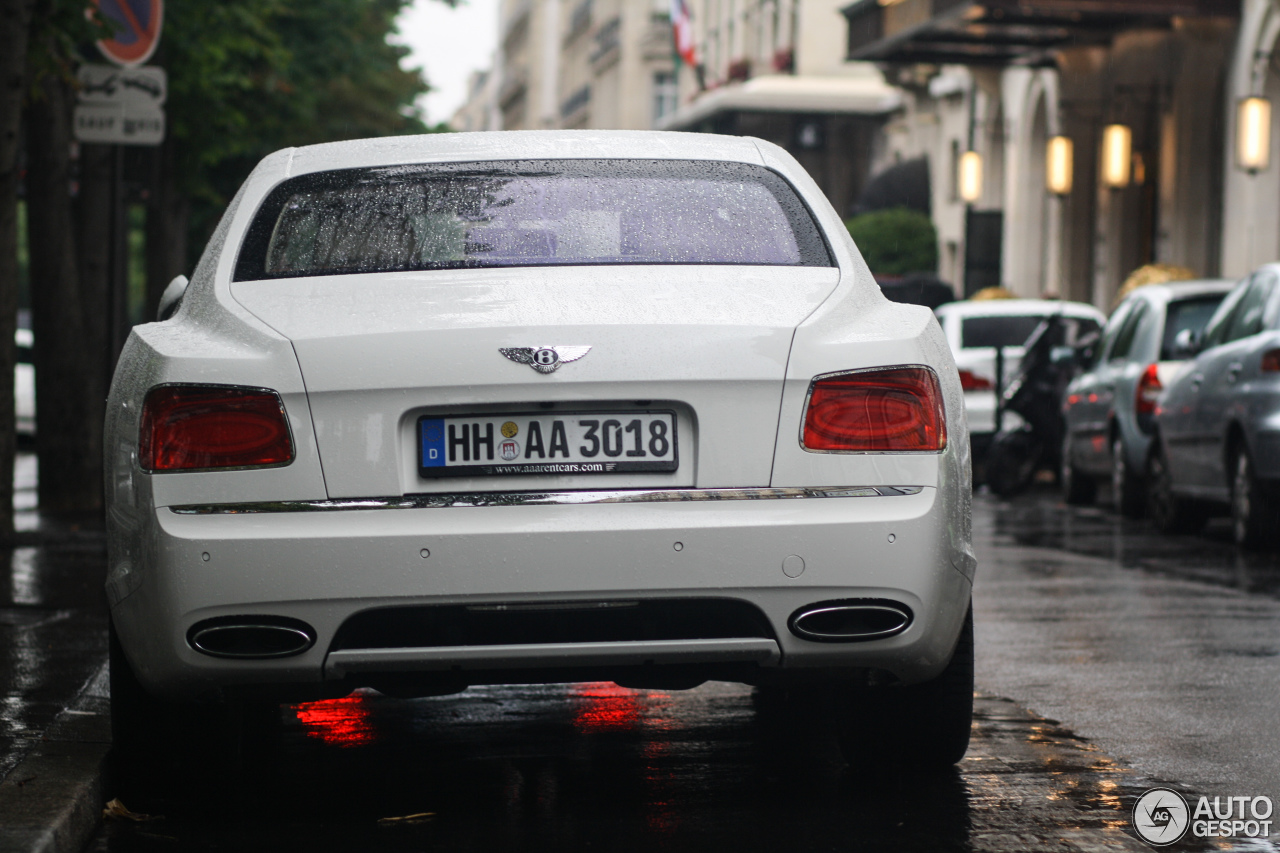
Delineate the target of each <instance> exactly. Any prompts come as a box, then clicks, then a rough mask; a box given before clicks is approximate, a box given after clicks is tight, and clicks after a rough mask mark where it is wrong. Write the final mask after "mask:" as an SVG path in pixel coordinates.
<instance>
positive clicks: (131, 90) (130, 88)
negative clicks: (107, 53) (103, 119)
mask: <svg viewBox="0 0 1280 853" xmlns="http://www.w3.org/2000/svg"><path fill="white" fill-rule="evenodd" d="M76 81H77V82H78V83H79V84H80V92H79V98H78V100H79V102H80V103H82V104H128V105H130V106H139V107H150V108H153V109H158V108H159V107H160V105H161V104H163V103H164V101H165V98H166V97H167V96H168V94H169V78H168V75H167V74H165V71H164V69H163V68H159V67H157V66H154V65H144V66H142V67H140V68H117V67H115V66H114V65H81V66H80V70H79V71H77V72H76Z"/></svg>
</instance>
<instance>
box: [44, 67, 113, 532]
mask: <svg viewBox="0 0 1280 853" xmlns="http://www.w3.org/2000/svg"><path fill="white" fill-rule="evenodd" d="M72 97H73V96H72V93H71V91H70V88H69V86H68V85H67V83H66V82H65V81H63V80H61V79H58V78H56V77H48V78H46V79H44V80H43V81H41V86H40V91H39V94H38V95H37V96H36V97H35V98H34V99H33V101H32V102H31V104H30V105H29V106H28V108H27V152H28V172H27V209H28V211H29V218H28V222H29V235H30V237H29V242H30V248H31V325H32V332H33V333H34V336H35V368H36V418H37V425H36V448H37V452H38V454H39V466H40V468H39V470H40V480H39V499H40V509H41V511H42V512H49V513H57V514H67V513H73V514H78V513H87V512H94V511H97V510H99V509H100V508H101V506H102V488H101V482H102V474H101V454H100V453H99V454H98V459H96V460H95V459H93V458H92V457H93V455H94V454H93V453H92V449H93V447H94V446H95V445H98V446H100V444H101V439H100V438H94V437H93V434H94V433H100V432H101V430H102V420H101V417H100V416H95V413H94V412H93V411H91V409H90V406H89V405H88V402H89V391H88V388H89V382H88V374H89V372H90V371H99V370H101V366H100V365H98V364H90V363H88V359H89V354H88V353H86V351H85V340H86V337H85V322H84V314H83V311H84V306H83V304H82V299H81V293H80V284H79V269H78V263H77V257H78V256H77V254H76V249H77V246H76V240H75V232H74V230H73V228H74V224H75V223H74V217H73V216H72V204H71V106H72ZM105 321H106V318H101V319H98V322H105Z"/></svg>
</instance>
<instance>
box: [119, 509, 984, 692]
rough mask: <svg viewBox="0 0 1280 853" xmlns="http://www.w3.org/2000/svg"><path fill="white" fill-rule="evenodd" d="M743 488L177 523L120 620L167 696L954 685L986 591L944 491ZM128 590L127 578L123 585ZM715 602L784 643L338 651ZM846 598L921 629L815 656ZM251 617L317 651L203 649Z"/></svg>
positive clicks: (211, 514)
mask: <svg viewBox="0 0 1280 853" xmlns="http://www.w3.org/2000/svg"><path fill="white" fill-rule="evenodd" d="M737 491H738V492H739V494H738V496H737V497H736V498H732V497H731V498H706V497H704V498H703V499H696V500H690V499H679V500H663V499H641V500H625V501H622V502H598V503H593V502H590V501H589V498H590V496H591V495H592V493H579V495H580V498H579V499H578V500H576V501H575V502H573V503H546V504H537V503H535V504H533V505H514V506H511V505H485V506H476V505H444V504H440V505H421V506H414V505H412V504H408V503H405V502H403V501H393V502H392V504H389V505H387V506H384V507H382V508H377V509H361V508H356V507H355V506H354V505H338V504H332V505H328V504H326V505H324V506H323V507H320V508H316V507H313V508H312V510H311V511H300V510H299V508H297V507H283V508H282V507H279V506H274V507H271V506H266V505H264V506H260V507H259V509H260V510H267V509H270V510H272V511H243V510H245V509H249V508H244V507H241V508H238V509H240V510H242V511H237V512H226V511H217V510H216V508H214V509H209V508H206V510H205V511H191V512H175V511H173V510H172V509H169V508H161V509H158V510H156V511H155V514H154V516H153V517H152V519H151V521H150V524H149V526H150V527H151V530H150V531H148V535H146V536H144V537H143V541H144V542H145V543H147V544H146V545H145V546H144V549H143V552H142V553H141V554H140V555H139V556H140V558H141V559H139V560H138V562H139V563H140V564H141V565H140V566H137V567H128V569H129V570H130V573H131V581H130V583H129V586H128V589H127V590H122V589H118V588H117V589H113V588H112V583H113V582H115V581H109V583H108V592H109V595H110V596H111V598H112V600H113V601H114V602H115V603H114V605H113V612H112V617H113V619H114V620H115V623H116V626H117V629H118V631H119V634H120V637H121V641H122V643H123V644H124V647H125V650H126V653H127V654H128V656H129V659H130V661H131V663H132V664H133V665H134V669H135V670H136V672H137V674H138V677H139V678H140V679H141V680H142V682H143V683H144V684H145V685H146V686H147V687H148V688H150V689H151V690H153V692H156V693H158V694H161V695H166V696H169V697H170V698H194V697H196V696H198V695H201V694H205V693H208V692H209V691H211V690H217V689H220V688H228V687H237V686H249V685H260V686H264V687H280V688H285V687H288V686H290V685H308V684H310V685H316V684H323V683H325V682H342V683H351V684H352V686H358V685H359V683H360V681H359V679H360V678H361V677H367V676H369V675H370V674H376V673H379V672H401V673H403V672H430V671H448V672H449V673H452V674H453V675H454V676H455V677H457V678H459V679H461V680H462V681H465V682H468V683H483V682H485V681H487V680H493V679H496V678H505V677H507V675H508V674H509V673H510V672H511V671H513V670H520V671H521V672H522V673H523V674H522V676H521V678H522V679H523V678H524V677H528V678H529V680H537V676H538V673H539V672H540V671H545V672H546V673H547V674H548V675H551V674H553V673H561V672H563V671H564V670H566V668H573V667H597V668H599V667H605V668H607V667H610V666H618V667H627V666H636V665H641V666H658V667H661V666H666V665H671V666H683V665H700V664H708V665H712V664H725V665H733V666H738V667H744V666H745V667H748V668H758V669H760V670H765V669H768V670H770V671H771V672H773V673H775V674H776V672H778V671H781V670H801V669H810V670H813V669H815V668H817V669H824V668H863V667H866V668H874V669H882V670H887V671H889V672H891V673H893V674H894V675H896V676H897V677H898V678H900V679H902V680H904V681H907V682H914V681H920V680H925V679H928V678H931V677H933V676H934V675H936V674H937V673H938V672H940V671H941V669H942V667H943V666H945V664H946V662H947V660H948V659H949V658H950V654H951V651H952V648H953V647H954V643H955V639H956V637H957V636H958V634H959V631H960V627H961V624H962V622H963V620H964V616H965V611H966V608H967V604H968V600H969V594H970V582H969V580H968V578H967V577H965V575H964V574H962V572H961V571H960V569H959V568H958V567H956V566H953V565H952V563H951V561H950V559H949V557H948V555H949V554H950V550H951V538H950V536H949V533H948V531H949V529H954V528H953V525H958V524H960V519H959V514H960V512H961V511H962V508H960V507H955V506H944V505H943V502H942V501H940V500H939V492H938V490H937V489H935V488H928V487H925V488H919V487H917V488H913V489H900V490H892V489H890V490H886V489H883V488H880V489H864V490H825V491H822V492H819V491H814V490H752V491H755V492H779V491H786V492H796V493H798V494H794V495H790V496H789V497H793V498H795V499H773V500H753V499H744V494H743V493H742V490H737ZM799 493H804V494H799ZM774 497H779V498H782V497H787V496H780V495H775V496H774ZM363 503H365V502H362V504H363ZM281 509H290V510H293V511H280V510H281ZM120 575H121V572H120V571H119V567H116V570H115V571H113V572H112V578H113V579H114V578H118V577H120ZM793 575H794V576H793ZM700 598H715V599H719V600H726V599H727V600H732V601H737V602H743V603H746V604H749V605H751V606H753V607H755V608H757V609H758V610H759V611H760V613H761V614H763V616H764V618H765V620H767V624H768V625H769V626H770V628H771V631H772V636H771V637H721V638H718V639H714V640H708V639H705V638H704V639H699V638H695V637H690V638H687V639H681V638H674V639H672V638H668V639H664V640H660V641H648V642H630V643H592V642H581V643H574V642H567V643H558V644H545V643H544V644H540V645H538V644H529V645H517V646H513V645H512V644H506V645H469V646H452V647H450V646H437V647H434V648H399V649H388V648H379V649H350V648H342V649H336V650H335V649H332V648H331V647H332V645H333V640H334V638H335V636H336V635H337V633H338V631H339V628H341V627H342V625H343V624H344V623H345V622H347V620H349V619H350V618H351V617H353V616H355V615H357V614H361V613H367V612H368V611H370V610H376V609H379V608H391V607H397V608H404V607H417V606H422V607H431V606H439V605H467V606H471V605H477V606H479V605H485V606H490V605H495V604H521V603H530V602H545V601H556V602H592V601H618V600H621V599H627V600H648V599H663V600H671V599H700ZM849 598H875V599H887V600H891V601H895V602H899V603H901V604H903V605H905V606H906V607H907V608H909V609H910V611H911V612H912V613H913V614H915V617H914V619H913V621H912V622H911V624H910V625H909V627H908V628H907V629H906V630H905V631H903V632H902V633H900V634H898V635H896V636H892V637H888V638H885V639H876V640H869V641H864V642H854V643H832V642H813V641H809V640H804V639H801V638H799V637H797V636H795V635H793V634H792V633H791V632H790V631H789V630H788V628H787V623H788V619H789V618H790V616H791V615H792V614H793V613H795V612H796V611H797V610H798V609H800V608H802V607H804V606H806V605H809V604H813V603H816V602H821V601H831V600H838V599H849ZM242 615H256V616H274V617H283V618H288V619H297V620H301V621H303V622H305V623H307V624H308V625H310V626H312V627H313V628H314V631H315V635H316V642H315V643H314V645H313V646H312V647H311V648H310V649H308V650H307V651H305V652H303V653H301V654H298V655H295V656H292V657H282V658H275V659H268V660H239V659H226V658H216V657H210V656H208V655H205V654H201V653H199V652H197V651H195V650H194V649H193V648H192V647H191V646H190V645H189V644H188V642H187V634H188V631H189V630H190V629H191V627H192V626H193V625H195V624H196V623H197V622H201V621H202V620H206V619H210V618H215V617H229V616H242ZM765 633H768V632H767V631H766V632H765ZM353 679H354V681H353ZM553 680H560V679H559V678H555V679H553ZM744 680H745V679H744Z"/></svg>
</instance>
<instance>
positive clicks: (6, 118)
mask: <svg viewBox="0 0 1280 853" xmlns="http://www.w3.org/2000/svg"><path fill="white" fill-rule="evenodd" d="M34 7H35V2H34V0H0V539H10V538H11V537H12V536H13V454H14V450H15V444H16V442H15V441H14V429H13V427H14V411H13V363H14V357H15V355H16V353H15V352H14V345H13V333H14V327H15V325H16V324H17V310H18V216H17V214H18V138H19V137H18V134H19V132H20V127H21V124H22V96H23V93H24V91H25V86H24V85H23V84H24V81H25V79H26V65H27V41H28V38H29V36H30V32H31V15H32V10H33V9H34Z"/></svg>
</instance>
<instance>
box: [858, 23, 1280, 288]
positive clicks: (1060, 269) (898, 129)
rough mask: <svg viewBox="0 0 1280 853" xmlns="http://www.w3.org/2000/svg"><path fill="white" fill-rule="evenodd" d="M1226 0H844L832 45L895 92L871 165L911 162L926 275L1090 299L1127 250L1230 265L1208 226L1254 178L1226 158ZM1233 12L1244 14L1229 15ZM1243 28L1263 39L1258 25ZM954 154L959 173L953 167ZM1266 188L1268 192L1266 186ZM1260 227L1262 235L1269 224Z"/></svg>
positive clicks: (1115, 273)
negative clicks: (918, 167) (922, 177)
mask: <svg viewBox="0 0 1280 853" xmlns="http://www.w3.org/2000/svg"><path fill="white" fill-rule="evenodd" d="M1272 3H1273V0H1244V4H1243V5H1244V6H1249V5H1250V4H1253V5H1266V6H1271V5H1272ZM1241 6H1242V3H1241V0H1115V2H1108V3H1097V2H1093V0H984V2H982V3H976V2H969V0H896V2H890V3H884V2H882V0H857V2H854V3H852V4H847V5H845V7H844V8H843V10H842V11H843V14H844V16H845V18H846V21H847V38H848V42H847V49H846V56H847V57H849V58H851V59H866V60H871V61H875V62H876V63H877V64H879V65H880V66H881V67H882V68H884V69H885V70H886V74H887V75H888V77H889V79H891V80H892V81H893V82H896V83H898V84H899V85H901V86H902V88H903V90H904V91H905V92H906V93H907V94H906V98H905V105H904V108H903V110H901V111H900V112H899V113H897V114H896V115H895V116H894V118H893V119H892V120H891V121H890V123H889V124H888V125H887V127H886V134H885V145H884V146H883V148H881V149H880V159H879V160H878V161H877V163H876V164H875V167H876V168H881V169H882V168H887V167H889V166H891V165H892V164H893V163H894V162H897V161H899V160H902V159H905V158H910V157H925V158H927V159H928V160H929V162H930V165H931V170H930V172H931V174H932V175H933V176H934V181H933V185H932V187H931V193H932V197H933V200H934V208H933V212H934V219H935V222H936V224H937V227H938V230H939V242H940V247H939V248H940V252H939V267H940V269H939V274H940V275H941V276H942V277H944V278H947V279H949V280H952V281H955V282H957V283H960V284H962V286H963V291H964V292H966V293H973V292H974V291H975V290H977V289H979V288H980V287H984V286H988V285H993V284H999V285H1002V286H1004V287H1006V288H1008V289H1009V290H1011V291H1013V292H1014V293H1016V294H1018V295H1020V296H1040V295H1046V294H1048V295H1061V296H1064V297H1066V298H1070V299H1076V300H1080V301H1085V302H1092V303H1093V304H1095V305H1097V306H1098V307H1100V308H1103V309H1107V308H1109V307H1110V306H1111V304H1112V301H1113V300H1114V297H1115V294H1116V292H1117V289H1118V288H1119V286H1120V284H1121V283H1122V282H1123V281H1124V279H1125V277H1126V276H1127V275H1128V274H1129V272H1131V271H1132V270H1133V269H1135V268H1136V267H1138V266H1141V265H1142V264H1145V263H1150V262H1163V263H1170V264H1176V265H1179V266H1184V267H1188V268H1190V269H1191V270H1192V271H1193V272H1195V273H1197V274H1198V275H1203V276H1216V275H1219V274H1222V273H1230V274H1234V273H1235V271H1236V270H1237V269H1238V268H1239V267H1240V266H1241V265H1240V264H1239V263H1237V262H1236V261H1235V259H1234V258H1228V255H1232V254H1234V253H1237V250H1235V249H1233V248H1230V247H1229V246H1228V245H1227V241H1226V240H1225V239H1224V235H1225V234H1226V232H1227V231H1229V230H1231V229H1229V228H1227V227H1226V223H1227V220H1228V218H1230V216H1229V215H1228V214H1227V213H1226V212H1227V211H1229V210H1231V209H1232V206H1233V205H1234V204H1235V202H1234V197H1235V196H1236V195H1240V194H1242V193H1244V192H1245V191H1246V189H1247V186H1245V185H1247V184H1248V183H1249V182H1250V181H1252V182H1254V183H1257V182H1258V180H1259V179H1257V178H1245V177H1244V176H1241V175H1237V174H1236V173H1235V172H1234V171H1233V170H1232V167H1231V163H1230V159H1231V158H1230V157H1229V156H1228V153H1229V149H1230V137H1231V135H1232V128H1231V127H1230V122H1229V121H1228V116H1229V115H1230V114H1231V113H1232V112H1233V109H1234V107H1233V105H1234V101H1235V95H1234V94H1233V93H1232V91H1230V90H1233V89H1240V88H1241V87H1242V86H1243V85H1244V84H1243V83H1233V84H1231V85H1228V78H1229V77H1231V76H1232V75H1233V74H1235V73H1236V72H1235V70H1234V68H1233V62H1234V60H1233V57H1234V56H1238V55H1240V52H1241V51H1242V50H1245V49H1248V50H1252V48H1244V47H1241V46H1240V45H1239V44H1238V42H1239V39H1240V32H1241V16H1242V8H1241ZM1251 15H1253V12H1252V11H1249V12H1245V13H1244V17H1245V20H1246V23H1247V22H1248V21H1250V20H1252V18H1251ZM1255 29H1258V30H1259V32H1260V35H1259V38H1260V39H1262V40H1264V41H1265V39H1266V36H1265V35H1262V34H1261V30H1263V29H1265V25H1264V24H1262V23H1261V21H1259V22H1258V24H1257V25H1256V27H1255ZM1271 37H1272V39H1274V35H1273V36H1271ZM1249 55H1250V56H1252V53H1250V54H1249ZM1239 76H1241V77H1244V78H1247V77H1248V74H1247V73H1242V74H1240V75H1239ZM1051 140H1053V141H1054V151H1055V152H1056V154H1057V156H1058V157H1059V160H1058V161H1056V162H1055V161H1054V160H1053V159H1052V157H1051V156H1050V142H1051ZM1064 151H1065V152H1067V154H1065V155H1064V154H1063V152H1064ZM966 155H969V156H968V158H966ZM975 155H976V156H975ZM1063 157H1065V159H1062V158H1063ZM966 164H968V165H970V166H973V167H974V169H976V171H974V169H971V171H970V174H969V175H968V176H966V174H965V170H964V166H965V165H966ZM974 164H977V165H976V166H974ZM1064 164H1065V165H1066V166H1067V167H1068V169H1069V174H1068V175H1066V176H1064V175H1063V174H1062V173H1061V172H1060V169H1061V167H1062V166H1063V165H1064ZM1055 167H1056V168H1055ZM1051 172H1052V173H1053V177H1055V178H1057V179H1058V181H1057V185H1056V186H1055V187H1052V188H1051V187H1050V186H1049V185H1048V184H1049V178H1050V177H1051ZM974 174H976V175H977V176H978V178H977V179H974V178H973V175H974ZM1224 175H1226V176H1227V177H1226V178H1225V179H1224V177H1223V176H1224ZM966 177H967V178H968V180H966ZM1064 177H1066V178H1068V179H1067V180H1066V181H1065V183H1064V182H1063V178H1064ZM1272 195H1273V197H1274V198H1275V202H1276V204H1277V206H1280V184H1278V185H1277V192H1275V193H1273V194H1272ZM1271 230H1272V231H1274V232H1275V234H1274V237H1272V240H1273V245H1274V246H1275V247H1276V248H1277V249H1280V242H1277V241H1280V225H1278V227H1276V228H1273V229H1271ZM1259 251H1261V249H1259Z"/></svg>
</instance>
